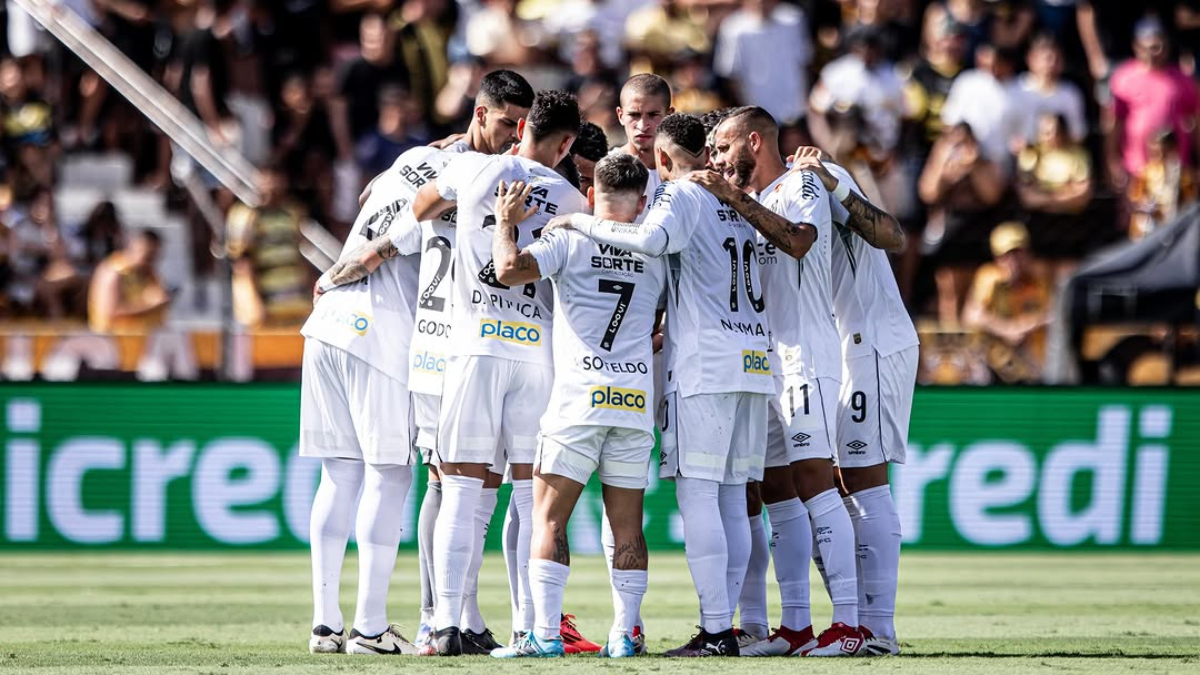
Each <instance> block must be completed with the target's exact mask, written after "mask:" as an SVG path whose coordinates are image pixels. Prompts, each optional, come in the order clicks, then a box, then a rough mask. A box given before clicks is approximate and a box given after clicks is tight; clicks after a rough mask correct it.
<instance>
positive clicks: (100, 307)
mask: <svg viewBox="0 0 1200 675" xmlns="http://www.w3.org/2000/svg"><path fill="white" fill-rule="evenodd" d="M161 248H162V245H161V240H160V239H159V237H158V235H157V234H155V233H154V232H152V231H150V230H142V231H141V232H138V233H136V234H134V235H133V237H132V238H131V239H130V240H129V242H128V243H127V244H126V245H125V247H124V248H122V249H121V250H119V251H117V252H116V253H113V254H112V255H110V256H108V257H107V258H105V259H104V260H103V261H102V262H101V263H100V264H99V265H97V266H96V272H95V274H93V275H92V282H91V286H90V287H89V288H88V325H89V326H90V327H91V329H92V331H94V332H96V333H134V334H145V333H150V332H152V331H153V330H154V329H156V328H158V327H160V326H162V325H163V323H165V322H166V319H167V306H168V305H169V304H170V303H171V296H170V294H168V293H167V289H166V288H165V287H164V286H163V284H162V281H160V280H159V278H158V272H157V271H155V264H156V263H157V261H158V254H159V251H160V250H161Z"/></svg>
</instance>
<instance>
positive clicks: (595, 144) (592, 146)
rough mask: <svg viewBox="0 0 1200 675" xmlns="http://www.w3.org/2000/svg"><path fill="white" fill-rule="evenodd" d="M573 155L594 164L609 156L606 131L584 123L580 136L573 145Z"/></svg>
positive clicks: (589, 123)
mask: <svg viewBox="0 0 1200 675" xmlns="http://www.w3.org/2000/svg"><path fill="white" fill-rule="evenodd" d="M571 154H572V155H579V156H580V157H582V158H584V159H587V160H591V161H593V162H599V161H600V160H602V159H604V156H605V155H607V154H608V137H607V136H605V135H604V130H603V129H601V128H600V127H599V126H598V125H596V124H593V123H591V122H584V123H583V126H581V127H579V136H577V137H576V138H575V142H574V143H572V144H571Z"/></svg>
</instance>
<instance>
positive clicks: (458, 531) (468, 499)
mask: <svg viewBox="0 0 1200 675" xmlns="http://www.w3.org/2000/svg"><path fill="white" fill-rule="evenodd" d="M482 490H483V481H482V480H480V479H478V478H470V477H468V476H442V510H441V511H440V512H439V513H438V518H437V529H436V531H435V532H434V533H433V569H434V573H435V574H436V579H437V582H436V583H435V587H436V588H437V603H436V604H435V607H434V611H433V616H434V626H435V628H437V629H439V630H440V629H442V628H448V627H450V626H455V627H458V625H459V616H461V615H462V605H463V586H464V582H465V580H466V576H467V568H468V567H470V565H471V556H472V555H473V554H474V553H475V545H476V542H475V509H476V507H477V506H478V505H479V497H480V493H481V492H482Z"/></svg>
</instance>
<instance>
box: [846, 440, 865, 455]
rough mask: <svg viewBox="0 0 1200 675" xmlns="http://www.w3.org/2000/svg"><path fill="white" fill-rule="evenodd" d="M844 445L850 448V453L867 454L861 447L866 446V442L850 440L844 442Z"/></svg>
mask: <svg viewBox="0 0 1200 675" xmlns="http://www.w3.org/2000/svg"><path fill="white" fill-rule="evenodd" d="M846 447H847V448H850V454H852V455H865V454H867V453H865V452H863V448H865V447H867V444H866V443H863V442H862V441H850V442H849V443H847V444H846Z"/></svg>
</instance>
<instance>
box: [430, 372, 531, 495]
mask: <svg viewBox="0 0 1200 675" xmlns="http://www.w3.org/2000/svg"><path fill="white" fill-rule="evenodd" d="M553 383H554V370H553V369H552V368H549V367H547V366H543V365H540V364H537V363H526V362H523V361H513V360H511V359H503V358H500V357H496V356H451V357H449V358H448V359H446V379H445V380H444V385H443V390H442V410H441V416H440V418H439V420H438V440H437V447H436V448H435V449H434V453H433V454H434V459H435V461H434V463H435V464H441V463H443V462H449V463H452V464H486V465H488V466H489V467H490V468H491V469H492V472H493V473H502V472H503V469H504V465H505V462H506V461H507V463H509V464H533V459H534V456H535V455H536V453H537V437H538V424H539V422H540V420H541V417H542V413H544V412H546V406H547V404H549V402H550V387H551V386H552V385H553Z"/></svg>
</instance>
